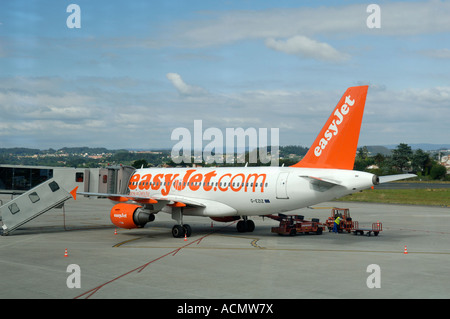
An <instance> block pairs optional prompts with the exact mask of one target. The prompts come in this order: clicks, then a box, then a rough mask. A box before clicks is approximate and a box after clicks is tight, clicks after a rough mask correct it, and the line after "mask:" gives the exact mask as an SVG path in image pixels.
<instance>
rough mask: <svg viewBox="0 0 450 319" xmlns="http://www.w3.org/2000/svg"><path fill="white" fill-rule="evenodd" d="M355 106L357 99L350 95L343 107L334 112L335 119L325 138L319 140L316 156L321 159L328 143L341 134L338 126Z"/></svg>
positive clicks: (324, 135) (315, 150)
mask: <svg viewBox="0 0 450 319" xmlns="http://www.w3.org/2000/svg"><path fill="white" fill-rule="evenodd" d="M354 104H355V99H353V100H352V98H351V96H350V95H348V96H346V97H345V102H344V104H343V105H342V106H341V107H339V106H338V107H337V108H336V110H335V111H334V116H335V118H334V119H333V121H332V122H331V124H330V125H329V126H328V129H327V130H326V131H325V133H324V134H323V137H322V138H321V139H320V140H319V143H318V145H317V146H316V147H315V148H314V155H316V156H317V157H319V156H320V155H322V151H323V150H324V149H325V148H326V147H327V145H328V142H330V141H331V139H332V138H333V137H334V136H336V135H338V134H339V128H338V126H339V125H340V124H341V123H342V122H343V121H344V120H345V118H346V115H347V114H348V112H349V111H350V108H349V107H350V106H353V105H354Z"/></svg>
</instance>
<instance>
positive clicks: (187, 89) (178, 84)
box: [166, 73, 207, 96]
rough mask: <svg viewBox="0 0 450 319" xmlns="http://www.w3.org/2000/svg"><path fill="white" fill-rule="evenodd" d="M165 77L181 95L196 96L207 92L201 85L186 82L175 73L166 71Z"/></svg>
mask: <svg viewBox="0 0 450 319" xmlns="http://www.w3.org/2000/svg"><path fill="white" fill-rule="evenodd" d="M166 77H167V79H168V80H169V81H170V82H172V84H173V86H174V87H175V88H176V89H177V91H178V93H180V94H181V95H186V96H198V95H205V94H207V91H206V90H205V89H203V88H201V87H198V86H193V85H189V84H186V82H184V81H183V79H182V78H181V76H180V75H179V74H177V73H167V75H166Z"/></svg>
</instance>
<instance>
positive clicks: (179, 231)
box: [172, 224, 192, 238]
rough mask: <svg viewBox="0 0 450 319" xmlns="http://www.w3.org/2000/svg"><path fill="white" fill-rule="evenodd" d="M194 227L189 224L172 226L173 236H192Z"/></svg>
mask: <svg viewBox="0 0 450 319" xmlns="http://www.w3.org/2000/svg"><path fill="white" fill-rule="evenodd" d="M191 234H192V228H191V226H189V225H188V224H184V225H175V226H173V227H172V236H173V237H175V238H182V237H184V235H186V237H191Z"/></svg>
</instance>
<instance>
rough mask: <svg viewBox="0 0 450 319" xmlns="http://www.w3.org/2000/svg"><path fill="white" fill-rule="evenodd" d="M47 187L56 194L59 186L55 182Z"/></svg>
mask: <svg viewBox="0 0 450 319" xmlns="http://www.w3.org/2000/svg"><path fill="white" fill-rule="evenodd" d="M48 187H50V189H51V190H52V192H56V191H57V190H58V189H59V185H58V183H57V182H55V181H53V182H51V183H50V184H48Z"/></svg>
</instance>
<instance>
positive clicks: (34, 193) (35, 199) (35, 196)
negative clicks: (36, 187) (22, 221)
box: [28, 192, 40, 203]
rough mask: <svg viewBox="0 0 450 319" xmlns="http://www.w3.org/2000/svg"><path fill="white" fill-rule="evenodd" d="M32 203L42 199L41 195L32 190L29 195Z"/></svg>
mask: <svg viewBox="0 0 450 319" xmlns="http://www.w3.org/2000/svg"><path fill="white" fill-rule="evenodd" d="M28 197H29V198H30V200H31V202H32V203H36V202H37V201H39V200H40V198H39V195H38V194H37V193H36V192H32V193H31V194H30V195H28Z"/></svg>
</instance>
